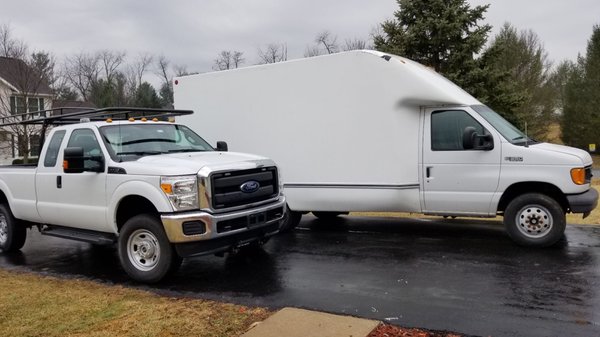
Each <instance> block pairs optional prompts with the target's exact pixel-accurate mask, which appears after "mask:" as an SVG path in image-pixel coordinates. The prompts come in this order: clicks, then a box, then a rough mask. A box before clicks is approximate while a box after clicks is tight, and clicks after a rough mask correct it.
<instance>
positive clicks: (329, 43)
mask: <svg viewBox="0 0 600 337" xmlns="http://www.w3.org/2000/svg"><path fill="white" fill-rule="evenodd" d="M315 42H316V43H317V45H322V46H323V48H324V49H325V52H326V54H333V53H337V52H339V50H340V48H339V46H338V44H337V36H332V35H331V33H330V32H329V31H328V30H325V31H323V32H321V33H320V34H319V35H317V37H316V38H315Z"/></svg>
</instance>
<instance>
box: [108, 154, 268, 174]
mask: <svg viewBox="0 0 600 337" xmlns="http://www.w3.org/2000/svg"><path fill="white" fill-rule="evenodd" d="M273 165H275V163H274V162H273V161H272V160H270V159H268V158H265V157H261V156H256V155H251V154H245V153H236V152H213V151H211V152H192V153H172V154H162V155H155V156H146V157H142V158H140V159H138V160H136V161H129V162H122V163H118V164H117V166H118V167H121V168H123V169H125V171H127V174H134V175H187V174H197V173H198V171H200V170H201V169H203V168H205V167H208V168H210V169H211V170H212V171H219V170H238V169H252V168H256V167H260V166H273Z"/></svg>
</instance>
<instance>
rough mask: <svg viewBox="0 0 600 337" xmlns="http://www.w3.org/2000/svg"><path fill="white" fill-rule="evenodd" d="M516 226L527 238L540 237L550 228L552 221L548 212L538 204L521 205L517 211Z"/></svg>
mask: <svg viewBox="0 0 600 337" xmlns="http://www.w3.org/2000/svg"><path fill="white" fill-rule="evenodd" d="M516 223H517V228H518V229H519V231H520V232H521V233H522V234H523V235H525V236H526V237H528V238H533V239H537V238H541V237H544V236H545V235H547V234H548V233H549V232H550V230H551V229H552V225H553V221H552V215H550V212H549V211H548V210H547V209H546V208H545V207H542V206H539V205H529V206H526V207H523V208H522V209H521V210H520V211H519V212H518V213H517V219H516Z"/></svg>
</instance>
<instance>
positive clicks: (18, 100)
mask: <svg viewBox="0 0 600 337" xmlns="http://www.w3.org/2000/svg"><path fill="white" fill-rule="evenodd" d="M41 110H44V99H43V98H41V97H22V96H11V97H10V112H11V113H12V114H13V115H14V114H22V113H26V112H35V111H41ZM40 117H46V113H45V112H41V113H39V114H32V115H31V116H30V118H40Z"/></svg>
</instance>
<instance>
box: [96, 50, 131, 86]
mask: <svg viewBox="0 0 600 337" xmlns="http://www.w3.org/2000/svg"><path fill="white" fill-rule="evenodd" d="M97 55H98V59H100V62H101V64H102V69H103V70H104V79H105V80H106V81H107V82H108V83H112V82H113V81H114V77H115V76H116V74H117V72H118V69H119V67H120V66H121V64H123V62H124V61H125V55H126V53H125V52H124V51H121V52H115V51H111V50H102V51H100V52H98V53H97Z"/></svg>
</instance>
